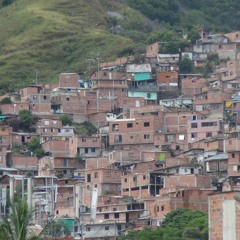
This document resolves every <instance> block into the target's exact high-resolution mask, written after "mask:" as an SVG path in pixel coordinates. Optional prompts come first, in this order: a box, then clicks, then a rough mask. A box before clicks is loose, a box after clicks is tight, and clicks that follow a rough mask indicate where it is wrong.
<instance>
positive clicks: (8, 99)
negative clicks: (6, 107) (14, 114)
mask: <svg viewBox="0 0 240 240" xmlns="http://www.w3.org/2000/svg"><path fill="white" fill-rule="evenodd" d="M10 103H12V100H11V98H10V97H5V98H4V99H3V100H1V102H0V104H10Z"/></svg>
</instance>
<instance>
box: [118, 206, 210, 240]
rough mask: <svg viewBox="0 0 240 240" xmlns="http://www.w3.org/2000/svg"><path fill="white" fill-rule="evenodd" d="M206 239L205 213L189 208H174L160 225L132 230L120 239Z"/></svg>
mask: <svg viewBox="0 0 240 240" xmlns="http://www.w3.org/2000/svg"><path fill="white" fill-rule="evenodd" d="M146 239H148V240H170V239H171V240H188V239H189V240H190V239H191V240H207V239H208V218H207V214H205V213H203V212H200V211H195V210H191V209H181V208H179V209H176V210H174V211H172V212H170V213H168V214H167V215H166V218H165V220H164V222H163V223H162V225H161V227H158V228H157V229H155V230H150V229H148V228H146V229H144V230H142V231H132V232H129V234H128V235H127V236H126V237H123V238H121V240H146Z"/></svg>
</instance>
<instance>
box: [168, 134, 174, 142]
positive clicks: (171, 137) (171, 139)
mask: <svg viewBox="0 0 240 240" xmlns="http://www.w3.org/2000/svg"><path fill="white" fill-rule="evenodd" d="M166 137H167V142H173V141H174V135H172V134H169V135H166Z"/></svg>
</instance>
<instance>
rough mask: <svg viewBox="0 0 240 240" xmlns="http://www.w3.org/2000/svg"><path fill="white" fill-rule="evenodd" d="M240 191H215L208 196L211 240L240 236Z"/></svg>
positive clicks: (235, 238) (232, 239)
mask: <svg viewBox="0 0 240 240" xmlns="http://www.w3.org/2000/svg"><path fill="white" fill-rule="evenodd" d="M239 199H240V194H239V191H228V192H215V193H212V194H210V195H209V197H208V205H209V209H208V226H209V239H211V240H225V239H226V240H227V239H231V240H237V239H239V238H240V219H239V216H240V210H239V204H240V203H239Z"/></svg>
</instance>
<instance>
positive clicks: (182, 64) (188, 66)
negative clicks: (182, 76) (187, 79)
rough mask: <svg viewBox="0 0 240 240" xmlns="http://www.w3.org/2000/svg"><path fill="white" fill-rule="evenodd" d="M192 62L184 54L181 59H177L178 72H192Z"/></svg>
mask: <svg viewBox="0 0 240 240" xmlns="http://www.w3.org/2000/svg"><path fill="white" fill-rule="evenodd" d="M192 71H193V64H192V61H191V59H190V58H189V57H188V55H185V56H184V57H183V59H181V60H180V61H179V72H180V73H192Z"/></svg>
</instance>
